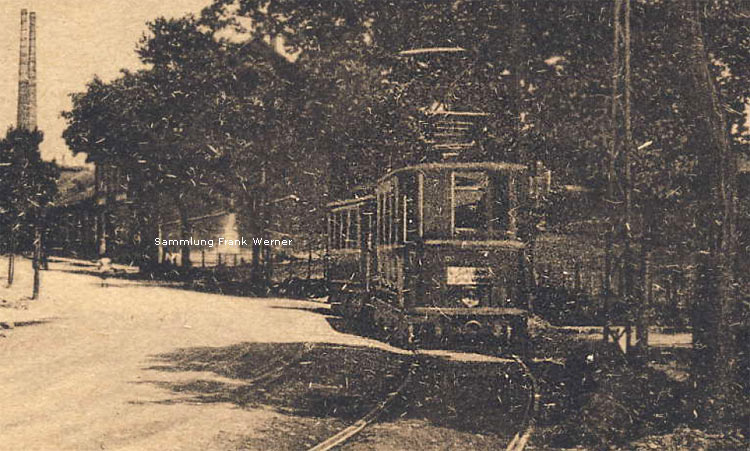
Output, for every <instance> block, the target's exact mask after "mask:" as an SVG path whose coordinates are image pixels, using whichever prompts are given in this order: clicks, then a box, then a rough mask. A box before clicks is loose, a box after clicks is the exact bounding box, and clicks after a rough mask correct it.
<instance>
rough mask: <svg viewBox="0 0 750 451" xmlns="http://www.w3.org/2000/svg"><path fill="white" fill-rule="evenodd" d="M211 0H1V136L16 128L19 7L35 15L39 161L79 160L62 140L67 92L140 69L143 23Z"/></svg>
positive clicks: (189, 10) (194, 8)
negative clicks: (123, 71) (125, 70)
mask: <svg viewBox="0 0 750 451" xmlns="http://www.w3.org/2000/svg"><path fill="white" fill-rule="evenodd" d="M210 3H211V0H0V42H3V45H2V46H0V67H2V68H3V70H2V71H0V133H3V134H4V133H5V130H6V129H7V128H8V127H10V126H11V125H15V123H16V103H17V98H18V97H17V96H18V53H19V37H20V20H21V19H20V18H21V9H23V8H26V9H28V10H29V11H35V12H36V17H37V18H36V22H37V26H36V28H37V84H38V87H37V90H38V93H37V96H38V97H37V105H38V110H39V113H38V123H39V128H40V129H41V130H42V131H43V132H44V142H43V143H42V145H41V151H42V156H43V157H44V158H45V159H47V160H51V159H53V158H54V159H56V160H57V162H58V163H64V164H66V165H72V164H77V163H82V162H83V161H84V159H85V157H84V156H82V155H79V156H78V157H77V158H75V159H74V158H73V155H72V153H71V152H70V150H69V149H68V147H67V146H66V145H65V141H64V140H63V139H62V132H63V130H64V129H65V120H64V119H62V118H61V117H60V112H61V111H63V110H68V109H70V107H71V103H70V97H69V94H70V93H73V92H81V91H83V90H85V88H86V83H87V82H89V81H90V80H91V79H92V78H93V77H94V75H98V76H99V77H101V78H102V79H104V80H105V81H106V80H111V79H113V78H115V77H117V75H118V73H119V71H120V69H121V68H128V69H136V68H138V67H140V63H139V61H138V57H137V55H136V54H135V47H136V43H137V42H138V40H139V39H140V37H141V36H142V35H143V34H144V33H145V31H146V22H147V21H149V20H152V19H154V18H156V17H159V16H165V17H180V16H183V15H185V14H187V13H194V14H198V13H199V12H200V10H201V9H202V8H203V7H205V6H207V5H208V4H210Z"/></svg>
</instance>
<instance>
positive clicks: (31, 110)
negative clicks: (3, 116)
mask: <svg viewBox="0 0 750 451" xmlns="http://www.w3.org/2000/svg"><path fill="white" fill-rule="evenodd" d="M26 115H27V118H26V126H27V127H28V129H29V130H34V129H35V128H36V13H35V12H31V13H29V87H28V92H27V99H26Z"/></svg>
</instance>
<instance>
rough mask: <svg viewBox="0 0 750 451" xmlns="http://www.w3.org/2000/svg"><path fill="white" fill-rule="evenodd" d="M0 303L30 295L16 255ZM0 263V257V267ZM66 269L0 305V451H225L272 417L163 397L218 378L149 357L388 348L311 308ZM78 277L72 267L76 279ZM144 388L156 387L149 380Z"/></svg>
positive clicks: (56, 269) (23, 263)
mask: <svg viewBox="0 0 750 451" xmlns="http://www.w3.org/2000/svg"><path fill="white" fill-rule="evenodd" d="M17 262H18V263H17V269H16V283H15V284H14V287H13V288H12V289H6V288H0V300H1V299H6V300H11V301H14V300H18V299H21V298H22V297H23V296H28V294H30V292H31V287H30V283H31V268H30V264H29V262H28V260H23V259H19V260H17ZM4 267H5V261H4V259H0V268H4ZM82 269H83V270H90V269H91V268H82V267H80V266H76V265H75V264H73V263H72V262H55V263H52V264H51V267H50V271H45V272H43V280H42V299H41V300H39V301H28V302H26V304H27V305H28V309H26V310H24V309H18V308H0V323H6V324H10V323H15V324H16V327H15V328H14V329H7V330H2V331H0V332H4V333H5V335H6V337H4V338H3V337H0V361H1V362H2V364H1V365H0V449H3V450H22V449H23V450H28V449H43V450H57V449H123V450H124V449H132V450H144V449H160V450H163V449H237V448H241V447H243V445H242V444H241V441H242V438H243V437H247V436H253V435H256V432H258V431H262V430H264V429H267V428H268V425H269V424H272V423H273V422H274V421H279V420H280V419H283V418H281V417H284V416H285V415H283V414H282V413H279V412H277V411H274V410H271V409H267V408H247V409H240V408H237V406H236V405H234V404H231V403H209V404H198V403H185V402H174V401H175V399H178V394H175V393H172V392H170V391H168V390H165V389H163V388H160V384H159V383H163V384H161V387H163V386H164V384H175V383H179V382H181V381H185V380H187V379H196V378H199V379H201V380H206V381H215V382H217V383H224V384H226V383H228V382H231V381H227V380H224V379H222V377H221V376H218V375H217V374H215V373H213V372H207V371H206V372H201V371H187V372H186V371H181V372H178V371H173V372H168V371H159V370H155V369H149V368H150V367H153V366H154V365H158V362H157V360H156V359H155V357H156V356H157V355H160V354H164V353H169V352H173V351H175V350H177V349H182V348H190V347H225V346H230V345H235V344H238V343H243V342H258V343H299V342H326V343H334V344H344V345H350V346H368V347H379V348H381V349H383V350H387V351H394V352H397V350H394V349H393V348H390V347H388V346H387V345H385V344H382V343H379V342H377V341H373V340H368V339H364V338H360V337H356V336H352V335H346V334H341V333H338V332H336V331H334V330H333V329H332V328H331V326H330V325H329V323H328V322H327V321H326V319H325V317H324V316H323V315H318V314H314V313H311V312H310V311H309V310H310V309H313V308H316V307H317V308H320V307H321V304H317V303H311V302H306V301H293V300H283V299H249V298H234V297H229V296H220V295H212V294H205V293H196V292H191V291H186V290H181V289H178V288H170V287H166V286H158V285H156V284H148V283H137V282H130V281H121V280H110V286H109V287H104V288H102V287H101V286H100V282H99V279H98V278H96V277H94V276H91V275H85V274H83V273H81V272H80V271H81V270H82ZM77 271H78V272H77ZM154 382H156V383H154Z"/></svg>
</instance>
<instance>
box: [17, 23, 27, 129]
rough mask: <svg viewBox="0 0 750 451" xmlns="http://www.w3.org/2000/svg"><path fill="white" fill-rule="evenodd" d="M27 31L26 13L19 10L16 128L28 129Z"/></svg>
mask: <svg viewBox="0 0 750 451" xmlns="http://www.w3.org/2000/svg"><path fill="white" fill-rule="evenodd" d="M28 37H29V30H28V13H27V11H26V10H25V9H22V10H21V53H20V55H19V57H18V112H17V117H16V127H18V128H28V122H27V118H28V88H29V39H28Z"/></svg>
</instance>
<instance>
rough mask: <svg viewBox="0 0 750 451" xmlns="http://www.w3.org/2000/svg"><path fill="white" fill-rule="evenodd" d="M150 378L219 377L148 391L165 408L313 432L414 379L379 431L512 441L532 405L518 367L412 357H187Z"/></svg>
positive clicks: (255, 350) (237, 353) (281, 351)
mask: <svg viewBox="0 0 750 451" xmlns="http://www.w3.org/2000/svg"><path fill="white" fill-rule="evenodd" d="M147 369H148V370H155V371H161V372H168V373H179V372H196V371H198V372H210V373H214V374H215V375H217V376H220V378H218V379H219V380H211V378H210V377H205V376H203V377H202V378H195V379H190V380H184V381H179V382H164V381H151V382H146V383H152V384H154V385H157V386H159V387H161V388H164V389H166V390H169V391H170V392H172V394H173V395H175V396H174V397H170V398H167V399H164V400H161V401H156V402H158V403H166V404H173V403H232V404H235V405H237V406H240V407H245V408H261V407H270V408H272V409H274V410H276V411H277V412H280V413H285V414H288V415H293V416H295V417H302V418H308V419H313V420H315V422H316V423H319V422H320V420H336V421H334V423H335V424H336V425H337V426H336V427H339V425H340V424H350V423H352V422H353V421H355V420H357V419H359V418H360V417H362V416H363V415H364V414H365V413H367V412H368V411H369V410H370V409H371V408H373V406H375V405H377V404H378V403H380V402H381V401H382V400H384V399H385V398H386V395H387V394H388V393H391V392H393V391H395V390H396V388H397V387H398V386H399V385H400V384H401V383H402V381H403V380H404V378H405V375H406V374H407V372H408V371H413V372H414V376H413V379H412V382H411V384H410V385H409V386H408V387H407V389H406V391H405V392H404V394H403V396H402V397H401V398H400V399H398V400H397V402H396V403H395V404H394V405H392V407H391V408H390V409H389V410H388V411H387V412H386V413H385V414H384V415H383V416H382V417H381V421H388V422H392V421H396V420H399V419H422V420H426V421H428V422H430V423H432V424H434V425H437V426H442V427H446V428H453V429H457V430H461V431H466V432H482V433H494V434H498V435H506V434H508V433H511V432H515V431H516V430H517V428H518V427H519V425H520V422H522V421H523V420H524V418H523V414H524V411H525V408H526V405H527V404H526V403H527V401H528V387H527V386H526V385H525V384H526V383H527V382H528V381H526V380H525V378H524V377H523V375H522V374H521V372H520V371H519V369H518V368H517V367H516V366H514V365H512V364H509V365H499V364H497V363H488V362H456V361H446V360H443V359H439V358H432V357H424V358H420V359H419V360H415V359H414V358H413V357H412V356H411V355H409V354H395V353H391V352H387V351H384V350H380V349H375V348H365V347H353V346H342V345H334V344H314V345H308V344H305V343H284V344H272V343H245V344H238V345H234V346H229V347H223V348H188V349H180V350H177V351H175V352H172V353H169V354H162V355H158V356H155V357H154V358H153V363H152V365H151V366H150V367H148V368H147ZM269 373H270V376H266V375H268V374H269ZM316 427H317V426H316ZM333 429H335V428H333ZM333 432H335V430H334V431H333ZM321 438H325V437H321Z"/></svg>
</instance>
